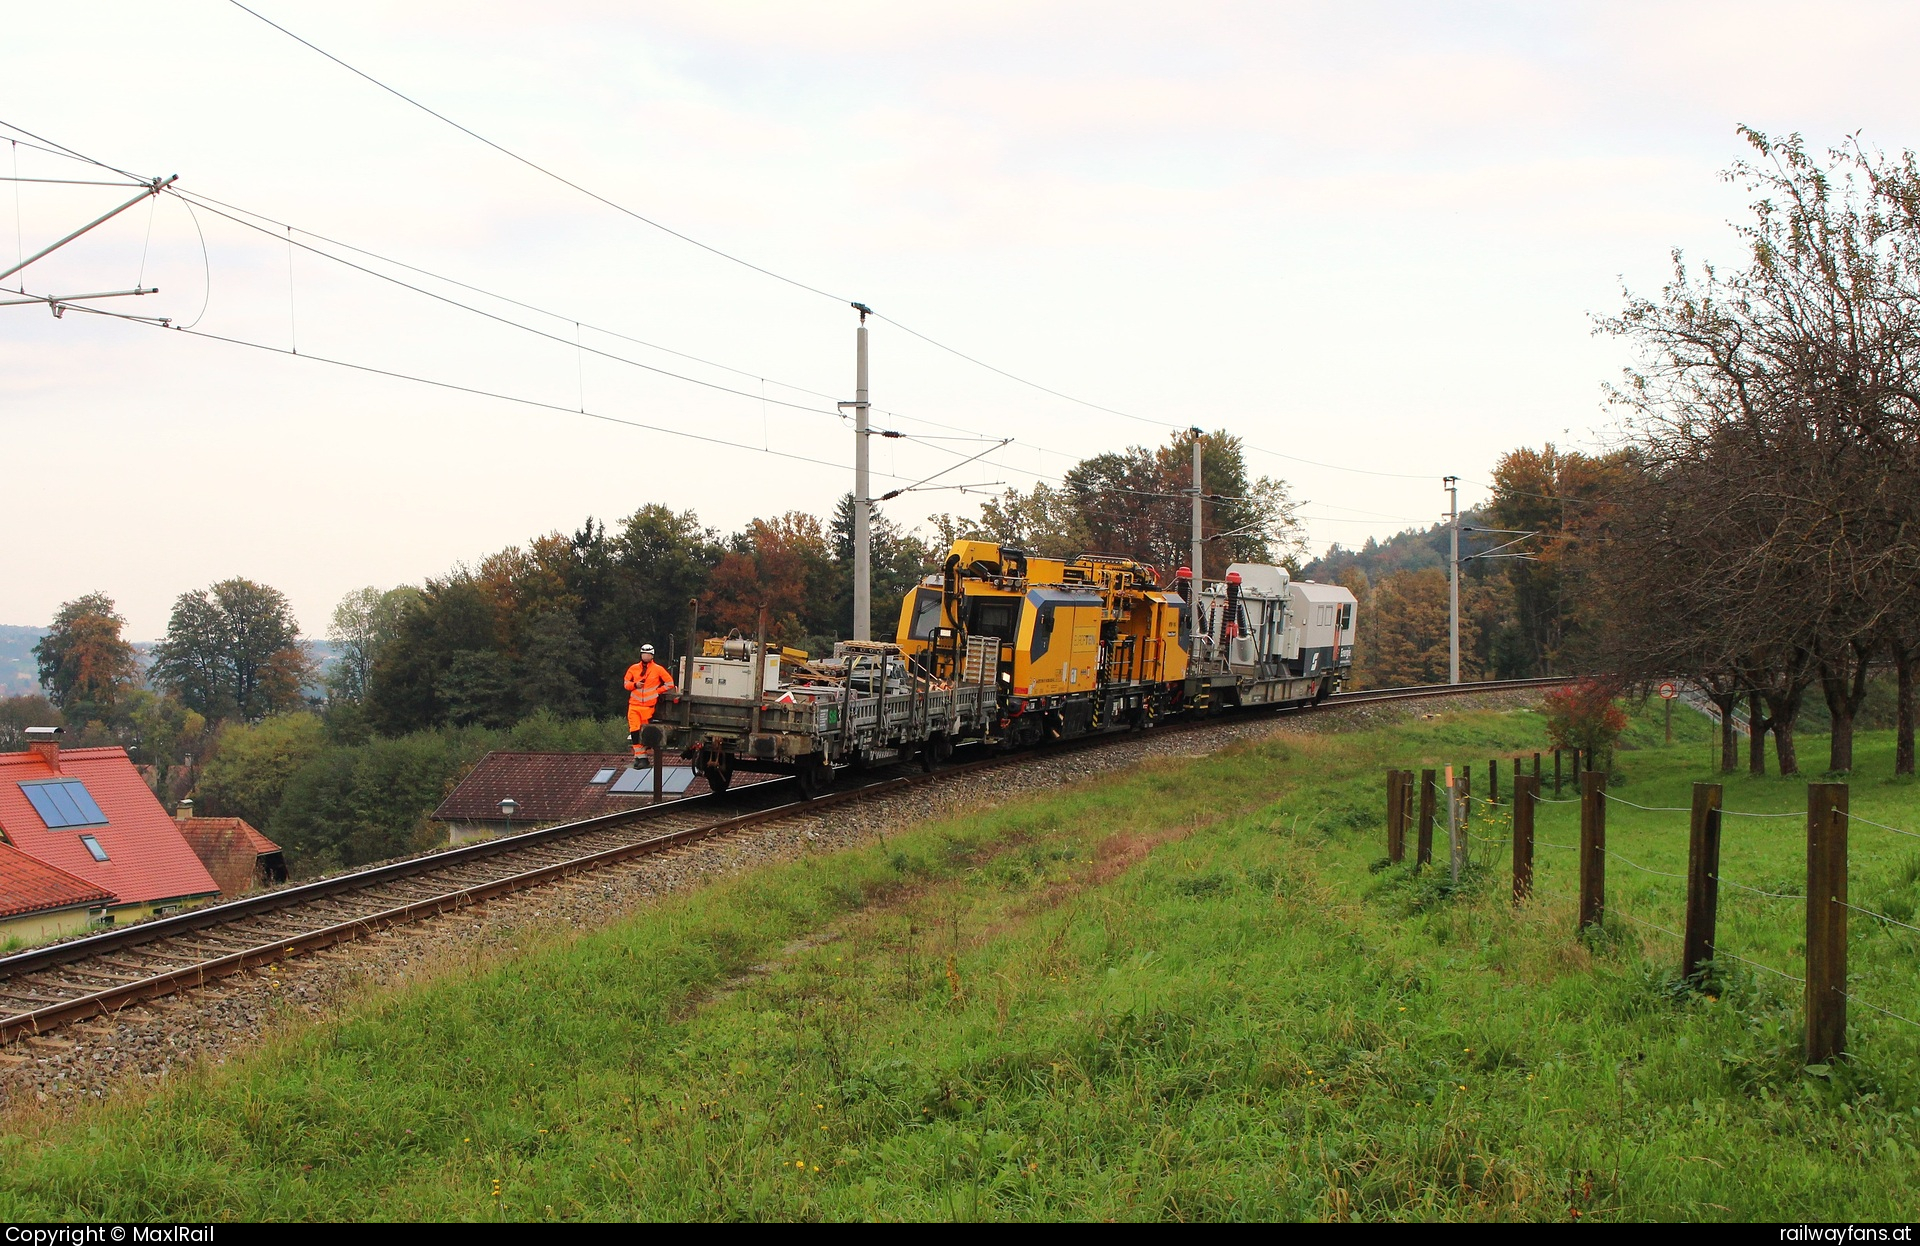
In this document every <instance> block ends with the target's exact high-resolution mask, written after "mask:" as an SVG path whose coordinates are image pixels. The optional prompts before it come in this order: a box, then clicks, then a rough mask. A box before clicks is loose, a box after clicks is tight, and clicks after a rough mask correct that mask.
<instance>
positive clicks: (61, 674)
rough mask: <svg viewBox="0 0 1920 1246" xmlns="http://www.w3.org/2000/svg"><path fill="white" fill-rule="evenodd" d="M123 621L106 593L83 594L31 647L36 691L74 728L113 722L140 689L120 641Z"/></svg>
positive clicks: (128, 648) (129, 651)
mask: <svg viewBox="0 0 1920 1246" xmlns="http://www.w3.org/2000/svg"><path fill="white" fill-rule="evenodd" d="M126 625H127V621H126V620H125V619H123V618H121V617H120V614H119V612H118V611H117V610H116V609H115V608H114V604H113V599H112V598H111V597H108V596H107V595H106V594H105V593H88V594H87V595H86V596H84V597H80V598H77V599H75V600H73V601H69V602H67V603H65V604H64V605H62V606H61V607H60V610H59V612H58V613H57V614H55V615H54V617H53V625H52V627H51V628H49V629H48V631H47V634H46V635H45V636H44V637H42V638H41V639H40V642H39V643H38V644H37V645H35V646H34V649H33V652H34V656H35V657H36V658H37V659H38V660H39V665H40V686H41V687H43V688H45V689H46V691H47V698H48V699H49V700H50V701H52V702H53V704H54V705H55V706H57V707H59V709H60V710H61V712H62V713H64V714H65V715H66V716H67V718H68V720H69V721H71V722H74V723H84V722H87V721H90V720H93V721H104V720H107V719H110V718H112V717H114V716H115V714H116V712H117V711H118V710H119V708H120V707H121V705H122V703H123V702H124V701H125V700H126V698H127V694H128V693H129V692H130V691H132V690H133V689H134V688H137V687H138V686H139V671H138V668H137V666H136V664H135V662H134V656H133V646H132V645H130V644H128V643H127V641H126V640H125V639H124V638H123V637H122V636H121V634H120V633H121V631H122V629H124V628H125V627H126Z"/></svg>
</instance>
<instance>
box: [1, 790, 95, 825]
mask: <svg viewBox="0 0 1920 1246" xmlns="http://www.w3.org/2000/svg"><path fill="white" fill-rule="evenodd" d="M20 790H21V791H22V792H24V793H25V794H26V797H27V800H29V801H30V802H32V804H33V811H34V812H35V813H37V814H39V815H40V820H41V821H42V822H45V823H46V824H47V829H48V830H50V831H58V830H62V829H64V828H66V827H69V826H105V825H106V824H107V815H106V814H104V813H101V812H100V806H99V805H98V804H96V803H94V799H93V794H92V793H91V792H89V791H87V785H86V784H84V783H82V782H81V781H80V780H78V779H39V780H35V781H32V782H28V783H22V784H21V785H20Z"/></svg>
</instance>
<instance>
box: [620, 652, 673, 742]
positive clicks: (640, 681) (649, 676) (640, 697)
mask: <svg viewBox="0 0 1920 1246" xmlns="http://www.w3.org/2000/svg"><path fill="white" fill-rule="evenodd" d="M672 687H673V676H671V675H669V674H667V668H666V667H664V666H662V665H660V663H658V662H635V663H634V664H633V665H632V666H629V667H628V668H627V730H629V731H638V730H640V728H642V727H644V726H646V725H647V723H649V722H651V721H652V719H653V707H654V705H655V704H656V703H657V702H658V701H659V699H660V694H661V693H662V692H665V691H667V690H668V689H670V688H672Z"/></svg>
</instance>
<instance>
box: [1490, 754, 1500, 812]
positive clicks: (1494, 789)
mask: <svg viewBox="0 0 1920 1246" xmlns="http://www.w3.org/2000/svg"><path fill="white" fill-rule="evenodd" d="M1487 803H1488V804H1489V805H1497V804H1499V803H1500V763H1499V762H1497V761H1495V760H1494V759H1493V758H1491V757H1489V758H1488V759H1487Z"/></svg>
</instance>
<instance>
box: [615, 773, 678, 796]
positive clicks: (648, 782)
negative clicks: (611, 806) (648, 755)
mask: <svg viewBox="0 0 1920 1246" xmlns="http://www.w3.org/2000/svg"><path fill="white" fill-rule="evenodd" d="M692 785H693V767H692V766H662V767H661V768H660V790H661V791H662V792H664V793H665V794H667V795H669V796H678V795H680V794H681V793H682V792H685V791H686V790H687V788H689V787H691V786H692ZM607 791H608V792H610V793H612V792H620V793H628V792H640V793H643V794H644V793H651V792H652V791H653V771H652V770H626V771H622V772H621V775H620V777H619V778H618V779H615V780H614V781H613V786H612V787H610V788H608V789H607Z"/></svg>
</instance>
